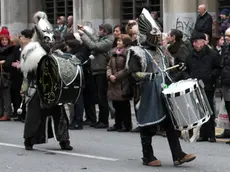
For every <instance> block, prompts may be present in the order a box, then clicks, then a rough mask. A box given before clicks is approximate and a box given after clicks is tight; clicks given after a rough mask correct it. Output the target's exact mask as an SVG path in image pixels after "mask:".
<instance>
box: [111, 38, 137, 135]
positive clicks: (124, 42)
mask: <svg viewBox="0 0 230 172" xmlns="http://www.w3.org/2000/svg"><path fill="white" fill-rule="evenodd" d="M131 43H132V39H131V37H130V36H129V35H126V34H121V35H120V36H119V37H118V39H117V47H116V48H113V49H112V56H111V58H110V61H109V63H108V67H107V78H108V82H109V87H108V99H109V100H112V102H113V107H114V108H115V125H114V126H113V127H110V128H108V130H107V131H119V132H129V131H130V130H131V129H132V119H131V108H130V99H131V98H132V96H133V95H132V94H129V93H128V92H129V91H130V90H131V89H130V88H129V85H130V83H129V80H128V73H127V71H126V70H125V69H124V68H125V63H126V52H127V49H128V47H129V46H130V45H131ZM123 125H124V127H125V128H123V127H122V126H123Z"/></svg>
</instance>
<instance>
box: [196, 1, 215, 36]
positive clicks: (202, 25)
mask: <svg viewBox="0 0 230 172" xmlns="http://www.w3.org/2000/svg"><path fill="white" fill-rule="evenodd" d="M198 14H199V15H198V17H197V20H196V24H195V28H194V31H196V32H202V33H205V34H207V35H208V36H209V40H212V24H213V20H212V16H211V15H210V14H209V13H208V12H207V9H206V6H205V5H204V4H202V5H200V6H199V7H198Z"/></svg>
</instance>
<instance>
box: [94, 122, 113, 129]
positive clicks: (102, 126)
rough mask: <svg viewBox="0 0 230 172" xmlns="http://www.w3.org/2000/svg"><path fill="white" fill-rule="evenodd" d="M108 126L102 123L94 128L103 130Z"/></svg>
mask: <svg viewBox="0 0 230 172" xmlns="http://www.w3.org/2000/svg"><path fill="white" fill-rule="evenodd" d="M108 126H109V125H108V124H104V123H102V122H100V123H99V124H97V125H95V126H94V128H97V129H101V128H108Z"/></svg>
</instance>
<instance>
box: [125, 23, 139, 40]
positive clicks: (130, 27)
mask: <svg viewBox="0 0 230 172" xmlns="http://www.w3.org/2000/svg"><path fill="white" fill-rule="evenodd" d="M134 25H137V21H136V20H129V21H128V24H127V25H126V27H125V32H126V33H127V34H128V35H129V36H130V37H132V32H133V31H132V30H133V29H132V28H133V26H134Z"/></svg>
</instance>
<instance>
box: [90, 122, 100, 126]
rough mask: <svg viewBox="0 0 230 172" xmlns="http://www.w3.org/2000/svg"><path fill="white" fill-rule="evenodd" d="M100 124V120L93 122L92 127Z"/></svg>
mask: <svg viewBox="0 0 230 172" xmlns="http://www.w3.org/2000/svg"><path fill="white" fill-rule="evenodd" d="M98 124H100V122H95V123H91V124H90V127H95V126H96V125H98Z"/></svg>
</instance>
